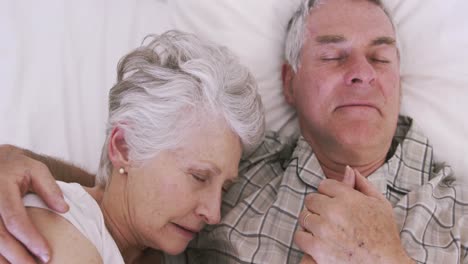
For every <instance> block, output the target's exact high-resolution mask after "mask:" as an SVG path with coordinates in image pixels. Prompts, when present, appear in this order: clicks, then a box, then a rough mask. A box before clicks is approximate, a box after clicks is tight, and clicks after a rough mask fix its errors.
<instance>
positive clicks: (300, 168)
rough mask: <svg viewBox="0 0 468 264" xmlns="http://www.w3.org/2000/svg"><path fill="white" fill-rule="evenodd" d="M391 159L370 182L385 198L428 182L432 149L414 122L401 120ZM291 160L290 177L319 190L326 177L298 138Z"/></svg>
mask: <svg viewBox="0 0 468 264" xmlns="http://www.w3.org/2000/svg"><path fill="white" fill-rule="evenodd" d="M388 156H389V157H388V160H387V162H386V163H385V164H384V165H383V166H381V167H380V168H379V169H377V170H376V171H375V172H373V173H372V174H371V175H370V176H368V178H367V179H368V180H369V181H370V182H371V183H372V184H373V185H374V186H375V187H376V188H377V189H378V190H379V191H380V192H381V193H382V194H384V195H388V189H389V188H391V189H392V190H394V191H396V192H397V193H401V194H402V195H404V194H406V193H408V192H409V191H411V190H413V189H415V188H417V187H419V186H421V185H423V184H424V183H426V182H427V181H428V180H429V178H430V172H431V168H432V146H431V145H430V144H429V141H428V139H427V137H426V136H425V135H424V134H423V133H422V132H421V130H420V128H419V127H417V126H416V125H415V124H414V122H413V120H412V119H411V118H409V117H405V116H400V117H399V119H398V126H397V129H396V132H395V136H394V138H393V143H392V147H391V148H390V151H389V155H388ZM291 157H292V160H291V162H297V166H288V168H287V170H291V171H289V172H288V173H294V174H297V176H298V177H299V178H300V179H301V181H302V182H304V183H305V184H306V185H308V186H309V187H312V188H313V189H317V188H318V186H319V184H320V182H321V181H322V180H323V179H325V174H324V172H323V170H322V168H321V166H320V164H319V162H318V159H317V156H316V155H315V153H314V152H313V150H312V148H311V147H310V145H309V144H308V143H307V141H306V140H305V139H304V137H302V136H300V137H299V139H298V141H297V146H296V148H295V150H294V152H293V155H292V156H291ZM293 170H295V171H293ZM402 175H405V176H404V177H402Z"/></svg>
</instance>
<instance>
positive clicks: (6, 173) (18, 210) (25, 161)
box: [0, 145, 94, 264]
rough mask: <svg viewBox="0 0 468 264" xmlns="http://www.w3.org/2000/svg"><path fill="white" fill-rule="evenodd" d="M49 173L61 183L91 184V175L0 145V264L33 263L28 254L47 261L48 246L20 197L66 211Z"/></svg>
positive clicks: (48, 159)
mask: <svg viewBox="0 0 468 264" xmlns="http://www.w3.org/2000/svg"><path fill="white" fill-rule="evenodd" d="M51 171H52V173H54V175H57V178H58V179H60V180H64V181H67V180H68V181H73V180H76V181H78V182H80V183H82V184H83V185H88V186H90V185H93V182H94V180H93V175H91V174H89V173H87V172H85V171H83V170H81V169H79V168H76V167H73V166H71V165H67V164H65V163H63V162H60V161H57V160H55V159H51V158H48V157H44V156H40V155H37V154H35V153H33V152H31V151H27V150H22V149H19V148H16V147H14V146H11V145H0V217H1V221H0V263H2V261H3V259H6V260H7V261H8V262H10V263H25V264H28V263H35V261H34V259H33V258H32V257H31V256H30V253H32V254H34V255H35V256H36V257H38V258H40V259H42V260H43V261H44V262H47V261H46V260H48V259H49V258H50V248H49V246H48V243H47V242H46V240H45V239H44V238H43V236H42V235H41V234H40V233H39V232H38V231H37V229H36V228H35V227H34V225H33V224H32V223H31V220H30V218H29V217H28V215H27V214H26V209H25V208H24V205H23V202H22V196H23V195H24V194H26V193H27V192H34V193H36V194H38V195H39V196H40V197H41V198H42V199H43V200H44V202H45V203H46V204H47V206H49V207H50V208H51V209H53V210H56V211H58V212H66V211H67V210H68V205H67V204H66V203H65V201H64V199H63V196H62V192H61V190H60V188H59V187H58V185H57V184H56V183H55V179H54V177H53V176H52V173H51ZM21 243H22V244H21ZM29 252H30V253H29ZM3 262H5V261H3Z"/></svg>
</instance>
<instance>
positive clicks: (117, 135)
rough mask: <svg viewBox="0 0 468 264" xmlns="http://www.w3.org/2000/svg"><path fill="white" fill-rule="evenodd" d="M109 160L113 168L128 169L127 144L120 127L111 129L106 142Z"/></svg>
mask: <svg viewBox="0 0 468 264" xmlns="http://www.w3.org/2000/svg"><path fill="white" fill-rule="evenodd" d="M107 147H108V153H109V160H110V161H111V162H112V165H113V166H114V168H118V169H120V168H123V169H124V170H125V171H128V167H129V165H130V162H129V159H128V145H127V142H126V141H125V133H124V131H123V130H122V128H120V127H114V128H113V129H112V132H111V135H110V138H109V144H108V146H107Z"/></svg>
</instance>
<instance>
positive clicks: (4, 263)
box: [0, 252, 10, 264]
mask: <svg viewBox="0 0 468 264" xmlns="http://www.w3.org/2000/svg"><path fill="white" fill-rule="evenodd" d="M1 254H2V253H1V252H0V264H10V262H9V261H7V260H6V258H4V257H2V255H1Z"/></svg>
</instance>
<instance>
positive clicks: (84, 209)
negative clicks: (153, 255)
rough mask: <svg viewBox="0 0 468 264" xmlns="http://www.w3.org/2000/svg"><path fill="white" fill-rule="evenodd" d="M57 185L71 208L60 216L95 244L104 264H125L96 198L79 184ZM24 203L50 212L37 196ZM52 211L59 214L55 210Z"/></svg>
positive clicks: (60, 183)
mask: <svg viewBox="0 0 468 264" xmlns="http://www.w3.org/2000/svg"><path fill="white" fill-rule="evenodd" d="M57 184H58V185H59V187H60V189H62V192H63V195H64V197H65V201H66V202H67V203H68V205H69V206H70V210H69V211H68V212H67V213H65V214H59V215H61V216H62V217H63V218H65V219H66V220H68V221H69V222H70V223H71V224H72V225H73V226H75V227H76V228H77V229H78V230H79V231H80V232H81V233H82V234H83V235H84V236H85V237H86V238H87V239H88V240H89V241H91V243H93V244H94V246H95V247H96V249H97V251H98V252H99V254H100V255H101V257H102V262H103V263H104V264H125V262H124V260H123V257H122V254H121V253H120V251H119V248H118V247H117V244H116V243H115V241H114V239H113V238H112V236H111V235H110V233H109V231H108V230H107V228H106V225H105V224H104V216H103V215H102V212H101V209H100V208H99V205H98V204H97V202H96V201H95V200H94V198H93V197H92V196H91V195H89V194H88V193H87V192H86V191H85V190H84V189H83V187H82V186H81V185H79V184H77V183H65V182H60V181H57ZM23 203H24V205H25V206H26V207H37V208H44V209H48V210H50V209H49V208H48V207H47V205H46V204H45V203H44V202H43V201H42V199H41V198H39V196H37V195H35V194H28V195H26V196H25V197H24V198H23ZM50 211H52V212H54V213H57V212H55V211H53V210H50ZM57 214H58V213H57Z"/></svg>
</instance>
